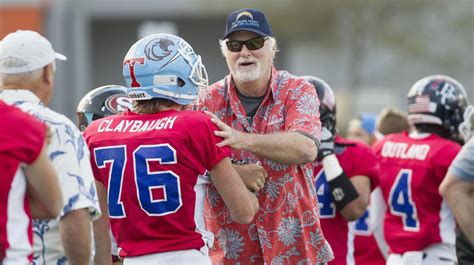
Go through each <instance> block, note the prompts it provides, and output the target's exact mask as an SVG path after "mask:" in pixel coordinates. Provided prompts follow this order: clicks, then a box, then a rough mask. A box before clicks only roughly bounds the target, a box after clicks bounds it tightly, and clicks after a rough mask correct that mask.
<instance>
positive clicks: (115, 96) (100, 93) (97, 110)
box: [76, 85, 132, 131]
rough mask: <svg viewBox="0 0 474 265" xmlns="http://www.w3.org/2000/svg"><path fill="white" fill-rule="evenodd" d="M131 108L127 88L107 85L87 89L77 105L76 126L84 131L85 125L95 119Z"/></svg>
mask: <svg viewBox="0 0 474 265" xmlns="http://www.w3.org/2000/svg"><path fill="white" fill-rule="evenodd" d="M131 108H132V100H131V99H130V98H129V97H128V95H127V88H126V87H123V86H118V85H107V86H101V87H98V88H95V89H93V90H91V91H89V92H88V93H87V94H86V95H85V96H84V97H82V99H81V101H79V104H78V105H77V109H76V117H77V126H78V127H79V129H80V130H81V131H85V130H86V128H87V126H89V124H91V123H92V121H95V120H97V119H102V118H104V117H108V116H110V115H115V114H119V113H123V112H125V111H126V110H129V109H131Z"/></svg>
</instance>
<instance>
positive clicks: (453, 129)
mask: <svg viewBox="0 0 474 265" xmlns="http://www.w3.org/2000/svg"><path fill="white" fill-rule="evenodd" d="M407 98H408V120H409V121H410V122H411V123H412V124H415V125H417V124H435V125H439V126H441V127H442V128H443V129H444V130H445V131H446V132H448V133H449V138H450V139H451V140H453V141H456V142H459V143H463V142H464V139H463V137H462V135H461V134H460V132H459V125H460V124H461V123H462V122H463V121H464V117H463V114H464V111H465V110H466V108H467V106H468V101H467V94H466V90H465V89H464V87H463V86H462V85H461V84H460V83H459V82H458V81H456V80H455V79H453V78H451V77H449V76H445V75H431V76H427V77H424V78H422V79H420V80H418V81H417V82H416V83H415V84H414V85H413V86H412V87H411V89H410V91H409V92H408V96H407Z"/></svg>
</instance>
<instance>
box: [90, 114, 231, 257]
mask: <svg viewBox="0 0 474 265" xmlns="http://www.w3.org/2000/svg"><path fill="white" fill-rule="evenodd" d="M215 130H217V127H216V126H215V125H214V124H212V122H211V121H210V118H209V117H208V116H207V115H205V114H204V113H202V112H193V111H175V110H167V111H162V112H159V113H157V114H148V115H138V114H135V113H133V112H130V111H129V112H126V113H125V114H123V115H117V116H111V117H107V118H104V119H100V120H97V121H95V122H94V123H92V124H91V125H90V126H89V127H88V128H87V130H86V132H85V133H84V135H85V139H86V141H87V143H88V145H89V148H90V150H91V160H92V168H93V171H94V175H95V178H96V179H97V180H98V181H100V182H101V183H103V184H104V186H105V187H106V188H107V195H108V210H109V217H110V224H111V229H112V233H113V235H114V237H115V239H116V241H117V245H118V248H119V255H120V256H122V257H126V256H130V257H133V256H139V255H146V254H152V253H160V252H167V251H176V250H187V249H198V250H199V249H201V248H202V247H207V246H209V245H210V244H212V239H213V237H212V234H210V233H209V232H207V231H206V230H205V226H204V219H203V207H204V196H205V191H204V188H205V185H207V183H210V181H209V178H208V177H206V176H205V173H206V170H210V169H212V168H213V167H214V166H215V165H216V164H217V163H218V162H220V161H221V160H222V159H224V158H225V157H228V156H229V154H230V152H229V150H228V149H227V148H225V149H223V148H219V147H217V146H216V144H217V143H218V142H220V141H221V140H222V139H221V138H219V137H216V136H214V131H215Z"/></svg>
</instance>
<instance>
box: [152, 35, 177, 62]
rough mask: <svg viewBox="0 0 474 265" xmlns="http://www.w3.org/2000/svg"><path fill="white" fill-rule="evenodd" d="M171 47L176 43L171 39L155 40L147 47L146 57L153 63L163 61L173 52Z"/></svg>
mask: <svg viewBox="0 0 474 265" xmlns="http://www.w3.org/2000/svg"><path fill="white" fill-rule="evenodd" d="M170 46H175V43H174V42H173V41H171V40H169V39H162V38H157V39H153V40H151V41H150V42H149V43H148V44H147V45H146V46H145V56H146V58H148V59H149V60H152V61H161V60H163V59H164V58H165V57H167V56H169V55H170V54H171V53H172V52H173V51H172V50H169V47H170Z"/></svg>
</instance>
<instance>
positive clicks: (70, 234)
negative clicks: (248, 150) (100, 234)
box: [59, 208, 91, 265]
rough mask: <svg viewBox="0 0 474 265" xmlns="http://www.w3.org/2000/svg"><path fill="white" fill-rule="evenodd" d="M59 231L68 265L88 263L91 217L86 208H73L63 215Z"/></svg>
mask: <svg viewBox="0 0 474 265" xmlns="http://www.w3.org/2000/svg"><path fill="white" fill-rule="evenodd" d="M59 231H60V233H61V241H62V243H63V247H64V251H65V252H66V256H67V260H68V264H69V265H76V264H81V265H82V264H84V265H86V264H90V259H91V219H90V214H89V210H88V209H87V208H83V209H79V210H74V211H71V212H69V213H67V214H66V215H65V216H63V217H62V218H61V220H60V222H59Z"/></svg>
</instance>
